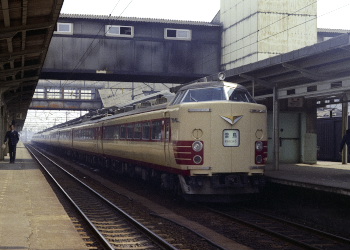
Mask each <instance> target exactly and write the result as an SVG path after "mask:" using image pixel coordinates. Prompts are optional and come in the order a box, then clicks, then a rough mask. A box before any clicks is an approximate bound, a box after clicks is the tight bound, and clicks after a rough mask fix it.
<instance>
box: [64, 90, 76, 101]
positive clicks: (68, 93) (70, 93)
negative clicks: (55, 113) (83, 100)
mask: <svg viewBox="0 0 350 250" xmlns="http://www.w3.org/2000/svg"><path fill="white" fill-rule="evenodd" d="M63 98H64V99H79V92H78V90H76V89H64V91H63Z"/></svg>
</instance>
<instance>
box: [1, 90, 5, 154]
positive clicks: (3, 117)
mask: <svg viewBox="0 0 350 250" xmlns="http://www.w3.org/2000/svg"><path fill="white" fill-rule="evenodd" d="M2 92H3V91H2V90H1V89H0V145H2V143H3V141H4V139H5V138H4V137H5V131H6V130H5V127H6V126H5V116H4V107H3V105H2V99H3V97H2ZM4 157H5V151H4V150H3V149H2V148H1V149H0V160H4Z"/></svg>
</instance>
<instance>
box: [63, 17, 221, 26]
mask: <svg viewBox="0 0 350 250" xmlns="http://www.w3.org/2000/svg"><path fill="white" fill-rule="evenodd" d="M60 18H75V19H91V20H112V21H127V22H142V23H166V24H181V25H199V26H220V25H219V24H214V23H211V22H200V21H185V20H171V19H157V18H139V17H122V16H107V15H88V14H87V15H85V14H84V15H83V14H60Z"/></svg>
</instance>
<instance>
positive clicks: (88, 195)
mask: <svg viewBox="0 0 350 250" xmlns="http://www.w3.org/2000/svg"><path fill="white" fill-rule="evenodd" d="M27 149H28V150H29V152H30V153H31V154H32V155H33V157H34V158H35V159H36V160H37V161H38V163H39V164H40V165H41V166H42V167H43V169H44V170H45V171H46V172H47V174H48V175H49V176H50V177H51V178H52V179H53V181H54V182H55V183H56V184H57V185H58V186H59V188H60V189H61V190H62V192H63V193H64V194H65V195H66V196H67V198H68V199H69V200H70V201H71V202H72V204H73V205H74V206H75V207H76V209H77V210H78V211H79V213H80V214H81V215H82V217H83V218H85V220H86V222H87V223H88V224H89V225H90V227H91V228H92V230H93V231H94V232H95V234H96V237H98V238H99V239H100V241H101V242H102V244H103V246H104V249H151V250H152V249H155V250H159V249H178V248H177V247H176V246H174V245H172V244H170V243H168V242H167V241H166V240H165V239H163V238H162V237H160V236H159V235H157V234H155V233H154V232H152V231H151V230H149V229H148V228H147V227H146V226H144V225H143V224H142V223H140V222H139V221H137V220H136V219H135V218H133V217H131V216H130V215H129V214H127V213H126V212H125V211H123V210H122V209H121V208H119V207H117V206H116V205H114V204H113V203H111V202H110V201H109V200H107V199H106V198H104V197H103V196H102V195H100V194H99V193H97V192H96V191H95V190H93V189H91V188H90V187H88V186H87V185H86V184H84V183H83V182H81V181H80V180H78V179H77V178H75V177H74V176H73V175H71V174H70V173H68V172H67V171H66V170H64V169H63V168H61V167H60V166H59V165H58V164H56V163H55V162H53V161H52V160H50V159H49V158H48V157H47V156H45V155H43V154H42V153H40V152H39V151H37V150H36V149H35V148H33V147H32V146H27Z"/></svg>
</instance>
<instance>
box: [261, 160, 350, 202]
mask: <svg viewBox="0 0 350 250" xmlns="http://www.w3.org/2000/svg"><path fill="white" fill-rule="evenodd" d="M265 176H266V177H267V179H268V181H271V182H274V183H280V184H285V185H291V186H299V187H304V188H311V189H316V190H323V191H326V192H332V193H338V194H344V195H350V163H348V164H342V163H341V162H328V161H318V162H317V164H280V166H279V169H278V170H275V169H274V167H273V166H272V165H270V164H269V165H267V166H266V171H265Z"/></svg>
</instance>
